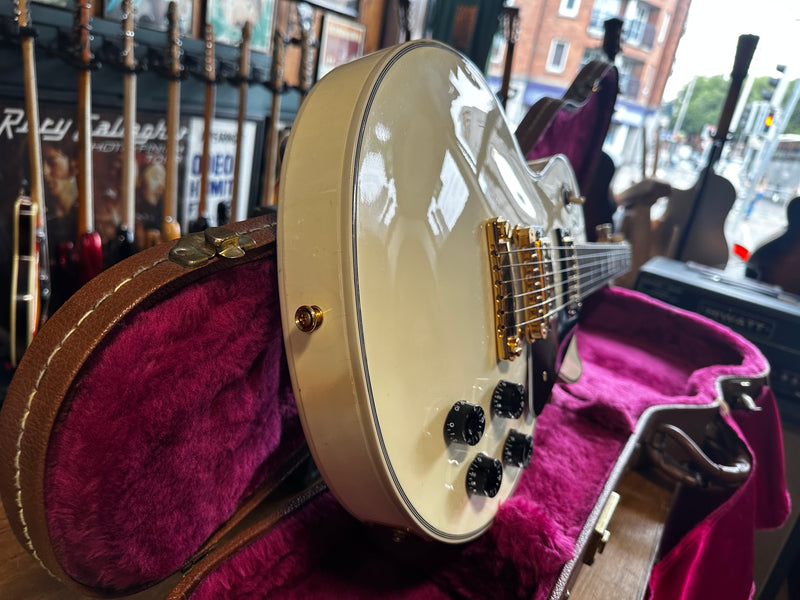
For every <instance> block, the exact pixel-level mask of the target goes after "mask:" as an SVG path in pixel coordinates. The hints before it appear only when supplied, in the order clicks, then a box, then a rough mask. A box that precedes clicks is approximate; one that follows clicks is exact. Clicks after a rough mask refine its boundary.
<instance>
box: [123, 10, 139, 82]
mask: <svg viewBox="0 0 800 600" xmlns="http://www.w3.org/2000/svg"><path fill="white" fill-rule="evenodd" d="M135 30H136V27H135V23H134V13H133V0H122V52H121V53H120V55H121V59H122V64H123V65H124V66H125V68H126V69H128V70H129V71H133V70H134V69H135V68H136V58H135V56H134V43H133V38H134V36H135V35H136V31H135Z"/></svg>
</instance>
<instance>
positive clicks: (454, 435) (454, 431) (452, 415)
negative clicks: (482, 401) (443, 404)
mask: <svg viewBox="0 0 800 600" xmlns="http://www.w3.org/2000/svg"><path fill="white" fill-rule="evenodd" d="M485 427H486V414H485V413H484V412H483V409H482V408H481V407H480V406H478V405H477V404H470V403H469V402H464V401H463V400H459V401H458V402H456V403H455V404H453V408H451V409H450V412H449V413H447V419H446V420H445V422H444V436H445V437H446V438H447V440H448V441H450V442H459V443H461V444H469V445H470V446H474V445H475V444H477V443H478V442H480V441H481V437H483V430H484V428H485Z"/></svg>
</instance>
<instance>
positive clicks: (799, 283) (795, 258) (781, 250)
mask: <svg viewBox="0 0 800 600" xmlns="http://www.w3.org/2000/svg"><path fill="white" fill-rule="evenodd" d="M786 220H787V224H786V229H785V230H784V231H783V232H781V233H780V234H779V235H777V236H774V237H773V238H771V239H769V240H767V241H766V242H764V243H763V244H762V245H761V246H759V247H758V248H757V249H756V251H755V252H753V254H752V255H751V256H750V258H749V259H748V260H747V269H746V271H745V275H747V277H751V278H753V279H758V280H759V281H763V282H765V283H769V284H772V285H778V286H780V287H781V288H782V289H783V290H784V291H786V292H789V293H790V294H796V295H799V296H800V197H797V198H794V199H792V200H791V201H789V204H788V205H787V207H786Z"/></svg>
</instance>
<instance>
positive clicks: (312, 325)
mask: <svg viewBox="0 0 800 600" xmlns="http://www.w3.org/2000/svg"><path fill="white" fill-rule="evenodd" d="M294 324H295V325H297V328H298V329H299V330H300V331H302V332H304V333H311V332H312V331H315V330H316V329H319V326H320V325H322V310H321V309H320V307H319V306H315V305H311V306H306V305H303V306H301V307H300V308H298V309H297V310H296V311H295V313H294Z"/></svg>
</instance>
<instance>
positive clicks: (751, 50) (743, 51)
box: [731, 34, 758, 79]
mask: <svg viewBox="0 0 800 600" xmlns="http://www.w3.org/2000/svg"><path fill="white" fill-rule="evenodd" d="M757 45H758V36H757V35H750V34H744V35H740V36H739V41H738V42H737V44H736V55H735V57H734V59H733V70H732V71H731V79H744V78H745V77H747V71H748V70H749V69H750V62H751V61H752V60H753V54H755V51H756V46H757Z"/></svg>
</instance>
